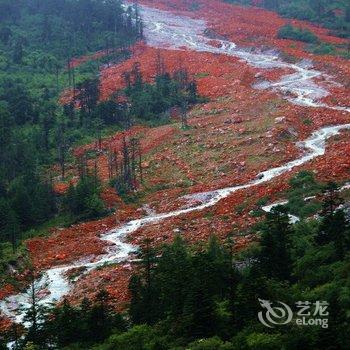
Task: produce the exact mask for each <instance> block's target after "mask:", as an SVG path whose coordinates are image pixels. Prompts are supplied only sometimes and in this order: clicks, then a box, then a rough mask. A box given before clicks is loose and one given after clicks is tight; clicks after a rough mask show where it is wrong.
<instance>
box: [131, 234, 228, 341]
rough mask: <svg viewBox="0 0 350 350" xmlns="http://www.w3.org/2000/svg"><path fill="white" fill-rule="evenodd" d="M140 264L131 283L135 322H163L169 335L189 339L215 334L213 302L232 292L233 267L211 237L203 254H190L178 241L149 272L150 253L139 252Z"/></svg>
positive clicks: (165, 251) (216, 307)
mask: <svg viewBox="0 0 350 350" xmlns="http://www.w3.org/2000/svg"><path fill="white" fill-rule="evenodd" d="M146 252H147V251H146ZM153 256H154V255H153ZM153 260H154V258H153ZM142 261H143V265H144V268H143V271H144V273H143V274H142V275H141V276H134V277H133V278H132V280H131V282H130V290H131V294H132V301H131V308H130V312H131V317H132V319H133V320H134V322H136V323H148V324H154V323H155V322H157V321H160V320H161V319H163V318H166V319H167V323H168V324H169V326H170V325H171V326H170V327H171V332H172V333H174V334H177V335H178V336H185V337H187V338H188V339H191V338H197V337H203V336H208V335H210V334H212V333H213V332H215V330H216V329H217V325H218V324H219V323H220V315H219V314H218V303H219V302H220V301H222V300H224V298H225V297H228V296H229V294H230V291H231V289H230V281H231V279H230V276H231V272H232V266H230V261H231V260H230V256H229V254H228V252H227V251H226V250H225V249H224V248H223V247H222V246H221V245H220V244H219V243H218V241H217V240H216V239H215V238H214V237H213V238H212V239H211V240H210V243H209V245H208V247H207V248H206V249H205V251H203V252H198V253H196V254H194V255H192V253H191V252H190V251H189V249H188V247H187V246H186V245H185V243H184V242H183V240H182V239H181V238H180V237H177V238H176V239H175V241H174V243H173V244H172V245H171V246H166V247H165V248H164V250H163V252H162V256H161V258H159V259H158V260H157V264H156V265H155V266H154V265H153V268H152V269H151V268H150V264H149V254H147V253H143V259H142ZM150 306H151V307H150ZM222 306H223V305H222ZM225 308H226V307H225ZM150 312H151V313H150ZM150 315H152V317H151V318H150ZM144 317H146V318H144ZM222 317H223V316H222Z"/></svg>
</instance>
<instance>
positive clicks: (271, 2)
mask: <svg viewBox="0 0 350 350" xmlns="http://www.w3.org/2000/svg"><path fill="white" fill-rule="evenodd" d="M224 1H226V2H231V3H239V4H242V5H254V6H262V7H265V8H266V9H269V10H273V11H276V12H278V13H279V14H281V15H282V16H284V17H287V18H297V19H301V20H307V21H311V22H315V23H320V24H322V25H323V26H324V27H326V28H329V29H330V30H331V31H332V33H333V34H334V35H336V36H340V37H344V38H349V37H350V3H349V1H347V0H332V1H327V0H293V1H290V0H224Z"/></svg>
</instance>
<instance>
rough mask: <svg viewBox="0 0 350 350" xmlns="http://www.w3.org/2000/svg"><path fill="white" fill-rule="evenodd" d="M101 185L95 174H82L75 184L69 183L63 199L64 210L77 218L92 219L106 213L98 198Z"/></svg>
mask: <svg viewBox="0 0 350 350" xmlns="http://www.w3.org/2000/svg"><path fill="white" fill-rule="evenodd" d="M100 192H101V185H100V182H99V180H98V178H97V177H96V176H91V175H84V176H82V177H81V178H80V180H79V182H78V184H77V185H76V186H74V185H72V184H71V185H70V186H69V188H68V191H67V194H66V195H65V198H64V200H63V202H64V207H65V210H66V211H67V212H68V213H70V214H72V215H73V216H74V217H75V218H76V219H77V220H84V219H93V218H97V217H100V216H102V215H104V214H105V213H106V209H105V206H104V204H103V201H102V200H101V198H100Z"/></svg>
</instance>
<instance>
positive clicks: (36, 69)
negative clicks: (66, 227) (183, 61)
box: [0, 0, 142, 284]
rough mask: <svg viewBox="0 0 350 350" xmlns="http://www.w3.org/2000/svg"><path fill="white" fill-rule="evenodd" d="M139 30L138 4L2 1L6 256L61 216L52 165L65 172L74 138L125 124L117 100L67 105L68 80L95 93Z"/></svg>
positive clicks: (0, 111)
mask: <svg viewBox="0 0 350 350" xmlns="http://www.w3.org/2000/svg"><path fill="white" fill-rule="evenodd" d="M141 36H142V22H141V20H140V17H139V15H138V12H137V8H134V9H132V8H127V9H124V8H123V7H122V6H121V4H120V2H119V1H117V0H110V1H102V0H62V1H52V0H49V1H48V0H22V1H20V2H18V1H17V2H13V1H9V0H0V68H1V69H0V147H1V154H0V169H1V170H0V255H1V259H2V261H9V260H11V258H10V257H8V245H9V243H10V244H11V245H12V249H13V251H15V250H16V249H17V246H18V245H19V243H20V241H21V240H22V238H25V237H27V236H28V235H27V233H28V232H30V233H31V234H32V233H35V232H37V233H38V234H40V226H42V225H43V224H45V223H46V222H50V221H52V220H53V218H54V217H55V216H56V215H57V213H58V211H59V208H60V206H61V205H60V203H59V200H58V198H57V196H56V195H55V194H54V192H53V190H52V183H53V178H54V177H55V176H58V175H59V174H58V173H55V172H54V171H53V170H51V169H52V167H51V166H52V164H53V163H59V165H60V168H61V169H60V170H61V171H60V175H61V177H62V178H65V176H66V169H65V164H66V162H67V160H69V159H70V157H71V156H70V149H71V147H72V145H74V144H75V143H77V142H79V141H80V142H81V141H82V140H85V139H87V138H88V137H91V136H93V137H94V138H96V137H97V136H100V135H102V132H103V131H102V128H103V127H104V126H105V125H106V126H107V127H110V126H116V125H117V126H118V127H119V128H121V127H122V126H121V123H119V124H118V121H119V120H120V119H118V117H117V116H116V113H118V107H119V106H114V105H113V106H112V107H110V105H109V104H108V103H106V104H101V105H100V106H98V108H97V107H96V112H95V110H94V111H92V110H91V111H90V110H84V111H83V112H81V113H80V114H78V113H76V111H75V110H74V108H73V106H72V105H69V106H65V107H64V108H62V106H61V105H60V104H59V103H58V102H57V100H58V97H59V95H60V93H61V92H62V90H63V89H64V88H69V87H70V88H76V89H78V88H81V89H82V90H84V89H85V90H88V92H89V93H91V91H92V90H93V88H96V86H97V84H96V79H95V77H96V75H97V73H98V70H99V67H100V65H101V64H104V63H106V62H111V61H112V62H116V61H120V60H122V59H124V58H126V57H128V50H127V48H128V46H129V45H130V44H132V43H133V42H135V40H137V38H139V37H141ZM98 50H105V52H106V55H105V56H104V57H101V58H99V59H97V60H96V61H95V62H86V63H84V64H82V65H81V66H79V67H73V65H72V58H73V57H75V56H80V55H86V54H89V53H93V52H96V51H98ZM94 84H95V85H94ZM89 89H90V90H89ZM85 90H84V91H85ZM94 92H95V95H94V99H92V98H90V99H88V97H89V96H90V95H89V96H88V97H86V96H83V95H84V94H83V93H80V94H79V96H81V97H82V98H86V99H87V100H86V104H87V106H88V107H92V106H91V103H92V104H93V103H96V101H97V96H96V94H97V93H98V91H96V90H95V91H94ZM106 105H107V107H109V109H108V108H107V107H106ZM112 108H113V111H114V114H113V113H111V112H110V110H111V109H112ZM92 112H94V113H92ZM100 115H103V118H101V117H100ZM75 116H76V118H75ZM96 196H97V194H95V197H96ZM90 202H91V203H90V204H91V205H90V209H91V211H90V212H86V211H85V209H86V208H85V207H84V208H82V209H81V210H82V211H83V213H79V214H77V213H76V212H74V213H73V215H74V216H79V215H82V217H84V216H86V215H87V216H89V217H90V216H91V215H93V213H95V214H96V215H99V214H100V212H101V209H102V208H101V203H98V200H97V199H96V198H90ZM92 207H94V208H92ZM60 217H64V215H60ZM15 256H16V255H14V257H15ZM1 280H3V279H1ZM1 284H2V282H1Z"/></svg>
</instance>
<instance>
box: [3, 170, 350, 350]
mask: <svg viewBox="0 0 350 350" xmlns="http://www.w3.org/2000/svg"><path fill="white" fill-rule="evenodd" d="M290 185H291V189H290V191H289V192H288V197H289V199H290V204H289V207H283V206H277V207H275V208H274V209H273V210H272V211H271V212H270V213H268V214H266V217H265V219H264V220H263V221H261V222H260V223H259V224H258V225H257V226H256V227H255V231H256V233H257V234H258V236H259V237H260V243H259V244H253V245H252V246H250V247H249V248H247V249H246V250H244V251H243V252H237V251H236V249H235V241H234V238H233V237H232V236H230V235H229V236H228V237H227V239H226V240H224V241H223V242H221V243H220V242H219V241H218V239H217V238H216V236H215V233H214V232H213V236H212V237H211V238H210V240H209V242H207V243H204V242H203V243H198V244H197V245H189V244H187V243H186V241H185V240H184V239H183V238H182V237H181V236H176V237H175V239H174V242H173V243H172V244H170V245H169V244H168V245H164V246H163V247H159V248H153V245H152V242H151V241H149V240H148V241H145V242H144V244H143V248H142V249H141V250H140V251H139V260H137V261H138V262H137V263H136V264H137V266H136V267H135V271H137V272H136V273H135V274H134V275H133V276H132V277H131V279H130V283H129V290H130V294H131V301H130V304H129V307H128V309H127V310H126V311H124V312H123V313H122V314H120V313H116V312H115V311H114V309H113V307H112V306H111V299H110V296H109V294H108V293H107V292H106V291H104V290H101V291H99V292H98V293H97V294H96V297H95V299H94V300H88V299H84V300H83V301H82V303H81V304H80V305H71V304H70V303H69V302H68V301H67V300H65V301H64V302H63V304H62V305H60V306H56V307H54V308H43V307H40V306H38V301H39V300H40V295H39V294H38V295H37V294H36V293H35V286H34V287H33V291H34V292H33V295H32V307H31V308H30V309H29V310H28V311H27V314H26V318H25V319H26V321H27V322H28V324H29V325H30V326H29V329H28V331H27V333H26V335H25V337H24V338H20V337H19V335H20V334H21V330H20V329H19V328H16V327H14V328H13V329H12V331H11V332H10V334H8V338H7V339H8V340H10V339H11V340H13V341H15V344H16V347H15V348H16V349H67V350H68V349H72V350H73V349H94V350H112V349H113V350H114V349H123V350H150V349H152V350H156V349H157V350H163V349H164V350H167V349H174V350H175V349H178V350H180V349H191V350H206V349H207V350H273V349H276V350H277V349H286V350H288V349H290V350H295V349H308V350H311V349H315V350H316V349H344V350H345V349H348V348H349V346H350V343H349V337H348V336H347V335H348V331H349V325H348V314H347V310H349V307H350V299H349V274H348V271H349V264H350V261H349V252H350V228H349V225H348V223H347V219H346V214H345V212H344V210H343V209H339V206H340V204H341V203H342V202H343V199H342V197H341V195H340V192H339V188H338V187H337V186H336V185H335V184H334V183H329V184H327V185H320V184H319V183H317V182H316V181H315V180H314V177H313V174H312V173H309V172H301V173H300V174H298V175H297V176H295V177H294V178H293V179H292V180H291V182H290ZM311 194H313V195H316V197H317V198H318V199H317V201H316V200H315V201H316V202H313V203H311V202H306V201H305V200H304V198H305V196H309V195H311ZM257 211H258V212H259V209H257ZM289 212H293V213H295V214H298V215H301V218H304V217H305V218H308V219H302V220H301V221H300V222H298V223H296V224H290V218H289V216H288V213H289ZM315 212H318V213H320V216H319V218H318V220H317V219H310V214H311V213H315ZM259 215H262V212H261V210H260V214H259ZM258 299H262V300H271V301H278V300H284V301H285V302H287V303H288V305H290V307H293V305H299V304H298V302H299V301H301V302H304V301H305V302H306V303H310V307H309V308H310V312H311V311H312V313H313V315H316V314H318V312H319V313H320V314H319V315H320V317H323V319H324V320H325V322H323V323H322V324H323V326H322V324H319V325H316V326H309V327H305V326H301V327H300V326H299V327H298V326H296V325H295V324H293V321H291V322H290V323H288V324H284V325H281V326H276V327H275V328H267V327H266V326H264V325H263V324H261V323H259V321H258V317H257V315H258V313H259V311H260V310H261V306H260V305H259V303H258ZM309 300H312V301H315V300H318V301H320V302H323V301H325V300H326V301H327V302H328V304H329V306H328V309H327V312H325V311H324V312H320V311H319V310H318V311H317V310H316V309H315V307H317V305H318V304H316V306H315V305H314V303H312V304H311V302H309ZM328 304H327V305H328ZM307 305H308V304H306V306H307ZM302 306H303V304H300V307H302ZM309 316H310V314H309ZM309 318H310V317H309ZM307 319H308V317H307ZM68 320H69V321H68Z"/></svg>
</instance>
